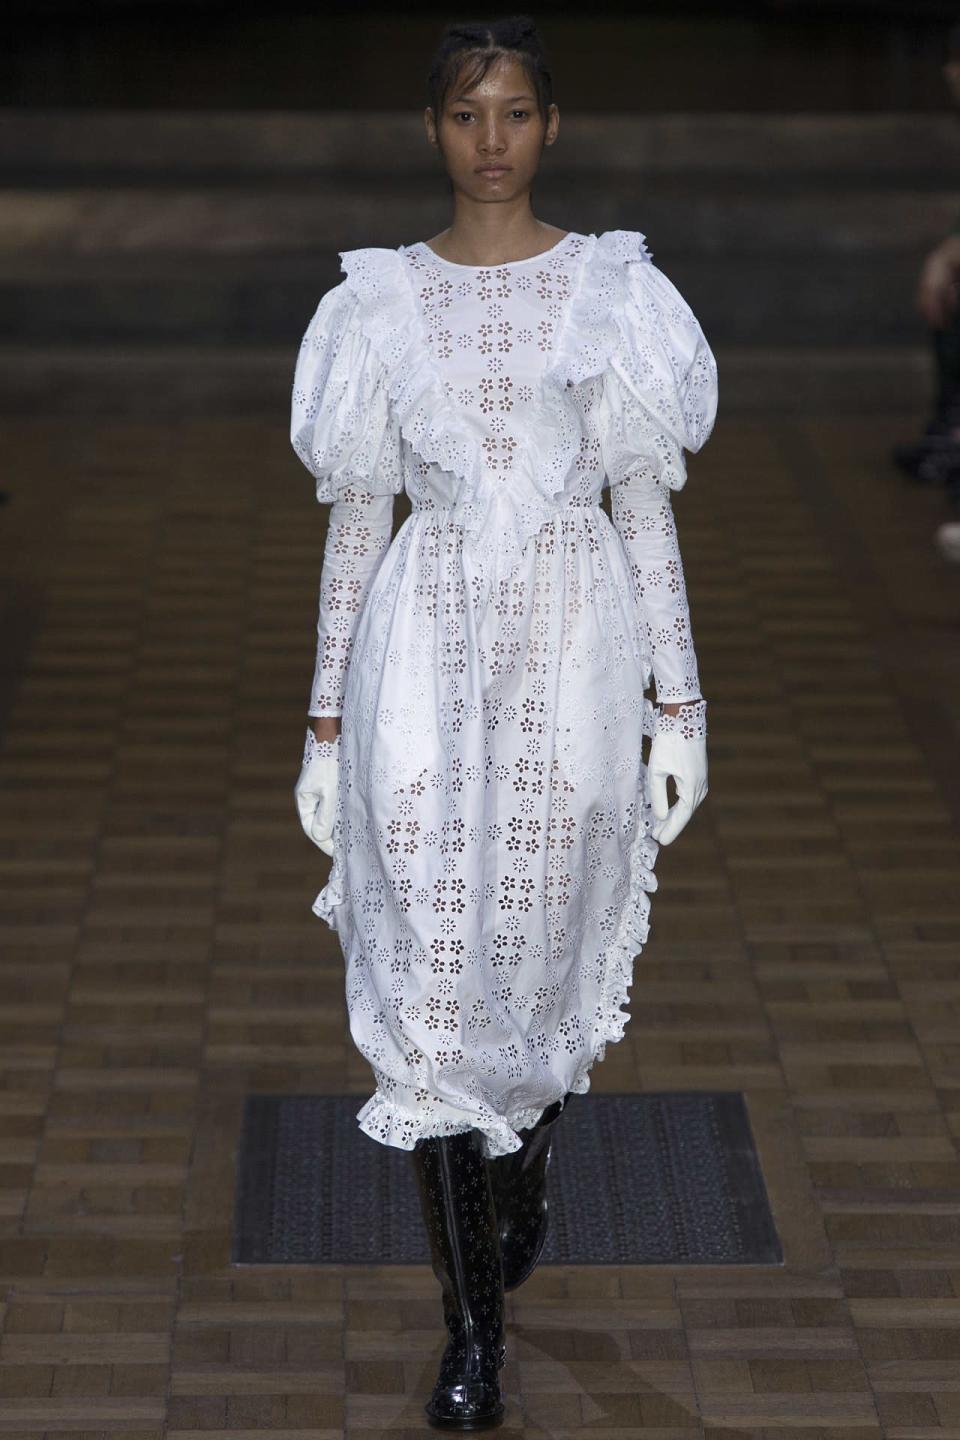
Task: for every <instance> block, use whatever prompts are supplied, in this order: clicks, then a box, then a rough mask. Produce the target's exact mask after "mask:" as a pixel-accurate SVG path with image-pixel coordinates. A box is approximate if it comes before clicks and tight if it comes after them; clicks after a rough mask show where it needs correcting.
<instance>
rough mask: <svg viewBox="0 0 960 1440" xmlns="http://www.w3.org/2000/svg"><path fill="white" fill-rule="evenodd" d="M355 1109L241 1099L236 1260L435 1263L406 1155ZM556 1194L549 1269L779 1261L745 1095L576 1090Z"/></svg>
mask: <svg viewBox="0 0 960 1440" xmlns="http://www.w3.org/2000/svg"><path fill="white" fill-rule="evenodd" d="M361 1103H362V1101H361V1098H360V1097H358V1096H356V1095H251V1096H248V1098H247V1102H246V1107H245V1112H244V1123H243V1133H242V1136H241V1142H240V1150H239V1155H238V1165H237V1203H236V1214H235V1217H234V1237H233V1252H232V1260H233V1263H234V1264H238V1265H310V1264H316V1265H324V1264H355V1265H390V1264H396V1265H411V1264H429V1263H430V1252H429V1247H428V1244H427V1238H426V1233H425V1231H424V1227H423V1221H422V1218H421V1214H420V1204H419V1198H418V1195H417V1190H416V1184H415V1180H414V1175H413V1167H412V1164H411V1160H410V1155H409V1152H407V1151H404V1150H399V1149H397V1148H396V1147H392V1146H387V1145H383V1144H381V1143H380V1142H379V1141H376V1140H372V1139H370V1137H369V1136H367V1135H365V1134H364V1133H363V1131H361V1130H360V1128H359V1127H358V1125H357V1121H356V1115H357V1110H358V1109H359V1107H360V1104H361ZM547 1184H548V1195H549V1201H550V1212H551V1220H550V1232H549V1236H548V1239H547V1244H546V1247H545V1249H544V1253H543V1257H542V1260H541V1263H542V1264H545V1265H549V1264H559V1265H663V1264H688V1265H730V1264H740V1265H775V1264H781V1263H782V1261H783V1255H782V1251H781V1248H780V1243H779V1240H778V1237H777V1232H776V1228H775V1226H774V1222H773V1216H772V1214H771V1212H770V1206H769V1203H768V1200H767V1193H766V1188H765V1186H764V1183H763V1176H762V1173H761V1170H760V1166H759V1162H758V1158H757V1153H756V1149H755V1147H754V1144H753V1137H752V1134H751V1131H750V1123H749V1119H748V1116H747V1110H746V1105H745V1103H744V1099H743V1096H742V1095H741V1094H740V1093H739V1092H738V1091H717V1092H696V1091H677V1092H661V1093H651V1094H646V1093H645V1094H636V1095H600V1094H591V1093H589V1092H588V1093H587V1094H586V1095H574V1096H573V1097H572V1098H571V1099H570V1100H569V1101H568V1102H567V1106H566V1110H565V1113H564V1115H563V1116H562V1118H561V1121H560V1123H559V1125H557V1127H556V1129H555V1131H554V1142H553V1150H552V1154H551V1160H550V1166H549V1169H548V1172H547Z"/></svg>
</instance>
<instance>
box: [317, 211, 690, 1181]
mask: <svg viewBox="0 0 960 1440" xmlns="http://www.w3.org/2000/svg"><path fill="white" fill-rule="evenodd" d="M341 259H342V265H343V269H344V274H345V279H344V281H343V282H342V283H341V284H340V285H338V286H336V287H334V289H333V290H331V291H329V292H327V294H326V295H325V296H324V297H323V298H322V300H321V302H320V305H319V306H318V309H317V312H316V314H315V315H314V317H313V319H312V320H311V322H310V325H309V327H308V330H307V332H306V334H305V336H304V339H303V343H302V345H301V349H300V355H299V358H298V363H297V368H296V373H295V377H294V389H293V404H292V413H291V442H292V444H293V447H294V449H295V451H296V453H297V454H298V456H299V457H300V459H301V460H302V461H303V463H304V464H305V465H306V467H307V469H308V470H309V471H310V473H311V474H312V475H313V476H314V477H315V480H316V491H317V498H318V499H319V500H321V501H322V502H326V503H329V505H330V511H329V520H328V530H327V540H326V544H325V551H324V562H323V570H322V576H321V581H320V606H319V617H318V625H317V631H318V633H317V657H316V665H315V672H314V680H313V685H312V690H311V695H310V701H309V713H310V714H311V715H325V714H327V715H341V717H342V719H341V735H340V737H339V761H340V764H339V782H338V795H337V816H336V821H335V845H334V862H333V867H332V869H331V872H330V876H329V879H328V881H327V883H326V885H325V886H324V888H323V889H322V891H321V892H320V894H319V895H318V897H317V900H316V901H315V903H314V912H315V913H316V914H317V915H318V916H320V917H321V918H323V919H324V920H325V921H326V922H327V923H328V924H329V925H330V926H331V928H333V929H334V930H336V932H337V934H338V936H339V938H340V941H341V945H342V948H343V952H344V957H345V960H346V995H347V1003H348V1008H349V1012H350V1018H351V1032H352V1035H353V1037H354V1040H355V1041H356V1043H357V1045H358V1047H359V1049H360V1050H361V1052H362V1054H363V1055H364V1056H365V1058H366V1059H367V1060H368V1062H369V1064H370V1066H371V1069H372V1071H373V1074H374V1078H375V1081H376V1090H375V1093H374V1094H373V1095H372V1096H371V1097H370V1099H369V1100H368V1101H367V1102H366V1104H365V1105H364V1106H363V1107H362V1109H361V1110H360V1111H359V1114H358V1117H357V1118H358V1122H359V1124H360V1125H361V1128H363V1129H364V1130H365V1132H366V1133H368V1134H369V1135H371V1136H372V1137H374V1138H375V1139H378V1140H380V1141H382V1142H383V1143H385V1144H390V1145H395V1146H399V1147H401V1148H405V1149H412V1148H413V1146H414V1145H415V1144H416V1141H417V1139H418V1138H420V1137H421V1136H424V1135H441V1134H454V1133H460V1132H461V1131H463V1130H465V1129H469V1128H472V1127H474V1126H475V1127H477V1128H478V1129H480V1130H481V1131H482V1132H483V1134H484V1136H485V1144H486V1147H487V1153H488V1154H490V1155H497V1154H505V1153H507V1152H509V1151H512V1150H514V1149H516V1148H518V1146H519V1144H520V1137H519V1136H518V1134H517V1131H518V1130H521V1129H526V1128H529V1127H530V1126H531V1125H532V1124H534V1123H535V1121H536V1120H537V1119H538V1118H539V1116H540V1114H541V1113H542V1111H543V1110H544V1109H545V1108H546V1106H547V1105H549V1104H551V1103H552V1102H553V1101H554V1100H556V1099H557V1098H558V1097H559V1096H561V1095H563V1094H564V1093H567V1092H573V1093H578V1092H579V1093H582V1092H584V1091H586V1090H587V1089H588V1088H589V1084H590V1070H591V1067H592V1066H593V1064H595V1063H596V1061H597V1060H599V1059H602V1058H603V1055H604V1053H605V1048H606V1045H607V1044H608V1043H610V1042H614V1041H617V1040H619V1039H620V1038H621V1037H622V1035H623V1030H624V1027H625V1025H626V1023H627V1020H628V1018H629V1016H628V1013H627V1012H626V1010H624V1009H623V1008H622V1007H623V1006H624V1005H626V1004H627V1003H628V991H629V987H630V985H631V983H632V973H633V960H634V957H635V956H636V955H637V954H639V952H640V950H641V949H642V947H643V945H644V944H645V943H646V940H647V936H648V932H649V915H650V897H651V895H652V894H653V892H654V891H655V890H656V886H657V882H656V877H655V874H654V869H653V867H654V863H655V860H656V856H657V852H658V848H659V847H658V845H657V842H656V841H655V840H654V839H653V837H652V834H651V827H652V811H651V808H650V805H649V803H648V799H647V792H646V781H645V766H644V762H643V758H642V746H643V740H644V737H645V736H646V737H651V736H652V735H653V734H654V733H655V732H656V730H657V728H658V726H662V725H663V723H664V719H665V718H666V717H664V716H663V714H662V712H658V710H657V709H656V708H655V707H654V705H653V703H652V701H651V699H650V698H649V697H648V695H647V694H646V691H647V688H648V687H649V685H650V683H651V680H655V681H656V687H657V699H658V701H659V702H660V703H661V704H662V703H665V702H669V701H673V700H677V701H694V700H696V701H697V702H698V703H699V700H700V693H701V692H700V683H699V675H698V672H697V662H696V653H695V649H694V645H693V638H692V631H691V626H690V616H689V609H688V602H687V595H686V589H685V585H684V577H683V567H682V563H681V559H680V550H679V543H678V538H677V530H676V525H675V522H674V516H673V509H672V505H671V495H672V492H673V491H675V490H679V489H680V488H681V487H682V485H683V484H684V483H685V480H686V469H685V462H684V450H690V451H695V450H698V449H699V448H700V447H701V446H702V445H703V444H704V443H705V441H706V439H707V438H708V437H709V434H710V431H711V428H712V425H713V419H714V415H715V412H716V364H715V361H714V359H713V356H712V353H711V352H710V349H709V347H708V345H707V343H706V340H705V339H704V337H703V333H702V331H701V329H700V326H699V324H698V323H697V321H696V318H695V317H694V316H693V314H692V312H691V311H690V308H689V306H687V305H686V302H685V301H684V300H683V299H682V297H681V296H680V295H679V292H678V291H677V290H676V289H675V287H674V286H673V285H672V284H671V282H670V281H669V280H668V279H667V277H666V276H665V275H664V274H663V272H662V271H660V270H658V269H657V268H656V267H655V266H654V265H653V263H652V259H651V256H650V253H649V251H648V250H647V248H646V246H645V243H644V237H643V236H642V235H640V234H639V232H632V231H610V232H605V233H604V234H603V235H601V236H596V235H580V234H578V233H576V232H570V234H569V235H568V236H567V237H566V238H565V240H564V241H562V242H561V243H560V244H559V245H558V246H556V247H554V249H553V250H552V251H550V252H548V253H546V254H544V255H543V256H537V257H532V258H531V259H530V260H528V261H520V262H514V263H512V264H507V265H502V266H494V267H486V268H482V267H459V266H452V265H450V264H449V263H448V262H442V261H441V260H440V259H439V257H436V256H435V255H434V254H433V252H432V251H430V249H429V247H427V246H426V245H424V244H422V243H418V244H417V245H414V246H411V247H409V248H407V247H400V248H399V249H398V250H389V249H365V250H354V251H345V252H343V253H342V257H341ZM605 485H609V486H610V489H611V497H610V498H611V509H610V513H611V519H608V518H607V513H606V511H605V509H604V508H603V506H602V505H601V494H602V490H603V487H604V486H605ZM401 490H405V491H406V493H407V495H408V497H409V499H410V504H411V511H412V513H411V514H410V516H409V518H408V519H407V520H405V521H404V523H403V524H402V525H401V526H400V527H399V529H398V530H397V532H396V534H393V533H392V532H393V500H394V497H395V495H397V494H398V493H399V492H400V491H401ZM694 708H695V707H694ZM695 713H698V712H696V711H695ZM689 723H690V724H694V723H695V722H694V721H693V720H691V721H690V722H689Z"/></svg>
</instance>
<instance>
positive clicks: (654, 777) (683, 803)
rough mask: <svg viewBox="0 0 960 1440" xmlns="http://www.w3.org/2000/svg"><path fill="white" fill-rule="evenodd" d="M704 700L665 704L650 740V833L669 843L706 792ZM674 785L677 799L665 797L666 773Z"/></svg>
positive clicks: (648, 763)
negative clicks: (670, 801) (671, 803)
mask: <svg viewBox="0 0 960 1440" xmlns="http://www.w3.org/2000/svg"><path fill="white" fill-rule="evenodd" d="M706 709H707V702H706V701H705V700H697V701H695V702H694V703H693V704H689V705H669V706H664V707H663V709H662V710H661V712H660V715H659V716H658V720H657V733H656V734H655V735H654V737H653V740H652V742H651V744H650V759H649V761H648V762H647V773H648V776H649V780H650V802H651V805H652V807H653V815H654V824H653V825H652V826H651V827H650V833H651V835H652V836H653V838H654V840H657V841H658V842H659V843H660V844H661V845H669V844H670V842H671V840H675V839H676V838H677V836H678V835H679V834H680V832H681V830H682V829H683V828H684V826H685V825H686V824H687V823H688V821H689V820H690V818H691V816H692V815H693V812H694V810H696V808H697V806H698V805H700V804H701V803H702V801H703V799H704V797H705V796H706V794H707V739H706V736H707V720H706ZM668 775H672V776H673V780H674V784H675V785H676V787H677V800H676V803H675V804H674V805H673V806H671V805H670V804H669V803H668V800H667V776H668Z"/></svg>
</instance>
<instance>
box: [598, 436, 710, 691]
mask: <svg viewBox="0 0 960 1440" xmlns="http://www.w3.org/2000/svg"><path fill="white" fill-rule="evenodd" d="M670 495H671V492H670V489H669V487H668V486H666V485H664V484H662V483H661V482H660V481H658V480H656V479H654V478H653V476H652V475H651V474H650V471H649V468H648V467H646V466H643V465H641V466H640V467H639V468H638V469H637V470H636V471H634V473H633V474H631V475H628V476H626V478H625V479H623V480H621V481H618V482H617V483H616V484H615V485H612V486H611V488H610V502H611V514H612V517H613V523H614V525H615V526H616V528H617V531H618V533H619V535H620V538H621V540H622V541H623V545H624V548H625V550H626V552H627V556H628V558H629V561H630V570H631V574H632V576H633V589H634V595H635V598H636V602H637V608H638V611H639V613H640V615H641V616H642V619H643V624H644V628H645V633H646V639H647V646H648V649H649V653H650V659H651V663H652V666H653V674H654V678H655V680H656V685H657V701H658V703H659V705H660V706H661V708H662V710H663V711H664V712H665V713H666V714H668V715H678V714H681V713H682V712H683V711H684V709H685V707H686V705H689V704H692V703H693V702H695V701H701V700H702V696H701V692H700V675H699V670H698V666H697V654H696V650H695V649H694V644H693V634H692V630H691V625H690V609H689V604H688V601H687V588H686V581H685V577H684V573H683V561H682V559H681V555H680V543H679V539H678V536H677V526H676V520H675V518H674V513H673V505H672V502H671V498H670Z"/></svg>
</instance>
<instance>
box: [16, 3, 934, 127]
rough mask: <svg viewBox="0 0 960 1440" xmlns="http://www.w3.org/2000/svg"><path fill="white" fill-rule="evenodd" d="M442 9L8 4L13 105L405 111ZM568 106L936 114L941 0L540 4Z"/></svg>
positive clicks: (537, 12) (415, 95)
mask: <svg viewBox="0 0 960 1440" xmlns="http://www.w3.org/2000/svg"><path fill="white" fill-rule="evenodd" d="M525 8H526V7H524V6H523V4H522V3H521V4H519V5H517V6H515V7H512V6H508V7H505V8H504V9H502V10H498V9H497V8H495V7H494V8H487V7H484V6H479V7H477V8H476V9H473V8H469V9H458V8H451V7H446V6H440V5H435V4H413V5H404V6H403V7H402V9H401V8H400V7H387V6H384V5H382V4H379V5H374V4H363V3H353V4H327V5H317V4H303V3H301V4H291V3H286V4H281V5H270V4H267V3H263V0H261V3H247V4H237V3H226V0H188V3H183V0H181V3H166V4H157V3H151V0H112V3H111V0H13V3H12V4H11V3H8V4H7V5H6V6H5V7H4V10H5V14H6V17H7V18H6V21H5V26H4V29H5V36H4V42H3V45H2V47H0V94H2V96H3V97H4V99H3V103H4V104H5V105H17V106H63V105H68V106H119V107H124V108H131V107H136V108H140V107H143V108H151V109H152V108H156V107H161V108H166V107H175V108H179V107H189V108H190V109H199V108H209V109H216V108H223V107H229V108H238V107H239V108H244V109H260V108H267V109H284V110H328V109H329V110H344V109H351V108H363V109H365V110H369V109H371V108H372V109H387V110H393V109H405V108H407V107H408V106H417V105H420V104H422V103H423V102H424V96H423V70H424V68H425V64H426V60H427V57H428V56H429V54H430V52H431V50H432V48H433V44H434V42H435V40H436V38H437V36H438V34H439V32H440V30H441V28H442V26H443V24H445V23H446V21H447V20H448V19H479V18H485V17H488V16H491V15H492V16H495V15H498V14H505V13H509V11H510V10H513V9H520V10H523V9H525ZM530 11H531V13H532V14H533V15H534V18H535V19H536V20H537V22H538V24H539V25H540V27H541V30H542V32H543V34H544V38H545V41H546V44H547V46H548V50H549V53H550V56H551V60H552V63H553V69H554V75H555V82H556V86H557V98H558V103H559V104H565V105H567V106H569V107H572V108H576V109H587V110H591V111H595V112H602V111H611V110H613V111H620V112H623V111H630V112H635V113H648V112H650V111H662V110H678V109H682V110H685V111H704V110H707V111H710V110H737V111H745V110H778V111H782V110H798V111H820V110H834V111H835V110H852V111H877V110H889V109H895V110H915V111H929V110H942V109H944V108H945V107H946V106H947V104H948V101H947V97H946V95H945V93H944V89H943V86H942V83H941V79H940V64H941V60H942V55H943V46H944V37H945V34H946V30H947V28H948V26H949V24H950V23H951V22H952V21H953V20H955V19H957V18H960V8H958V7H957V6H956V5H949V4H945V3H943V0H911V3H905V0H896V3H894V0H879V3H875V0H846V3H839V0H837V3H830V0H753V3H746V4H740V5H735V4H726V3H722V0H714V3H710V0H699V3H693V0H679V3H678V0H675V3H673V4H644V5H637V4H627V3H623V4H606V5H604V6H602V7H593V6H589V5H584V4H582V3H581V4H546V5H543V4H541V5H537V6H533V7H530Z"/></svg>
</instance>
